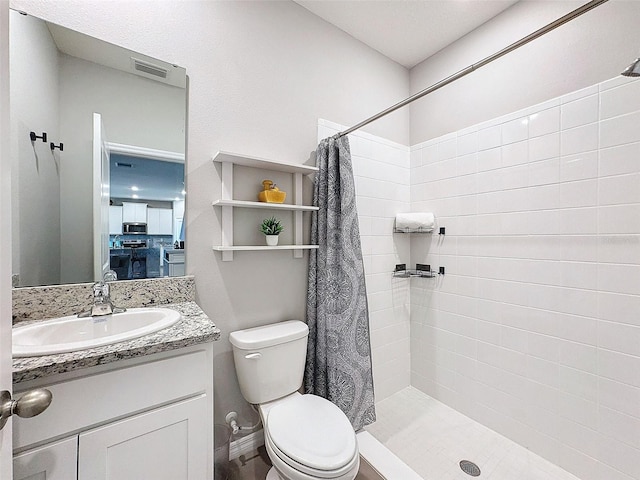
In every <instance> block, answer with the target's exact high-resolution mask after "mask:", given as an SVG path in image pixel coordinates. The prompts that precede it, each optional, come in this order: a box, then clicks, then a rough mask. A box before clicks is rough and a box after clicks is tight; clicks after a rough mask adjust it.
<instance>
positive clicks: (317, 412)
mask: <svg viewBox="0 0 640 480" xmlns="http://www.w3.org/2000/svg"><path fill="white" fill-rule="evenodd" d="M264 413H265V417H266V418H265V420H266V421H265V429H264V432H265V443H266V445H267V448H268V450H272V452H273V453H274V454H275V455H276V456H277V457H278V458H279V459H280V460H281V461H282V462H284V463H285V464H286V465H287V466H288V467H290V468H291V469H293V470H295V471H297V472H300V473H303V474H306V475H309V476H310V477H311V478H335V479H337V478H341V477H343V476H345V475H347V474H349V473H350V472H351V471H352V470H353V469H354V467H355V469H356V472H357V468H358V465H359V463H360V458H359V455H358V447H357V440H356V435H355V432H354V430H353V427H352V426H351V423H350V422H349V420H348V419H347V417H346V415H345V414H344V413H343V412H342V410H340V409H339V408H338V407H337V406H336V405H334V404H333V403H331V402H329V401H328V400H326V399H324V398H321V397H318V396H316V395H299V394H295V395H292V396H291V397H287V398H286V399H285V400H284V401H279V402H277V404H275V405H273V406H271V407H270V408H269V409H268V411H266V412H264ZM345 478H346V477H345ZM351 478H352V477H351Z"/></svg>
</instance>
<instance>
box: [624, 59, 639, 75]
mask: <svg viewBox="0 0 640 480" xmlns="http://www.w3.org/2000/svg"><path fill="white" fill-rule="evenodd" d="M620 75H624V76H625V77H640V58H636V59H635V60H634V61H633V63H632V64H631V65H629V66H628V67H627V68H625V70H624V72H622V73H621V74H620Z"/></svg>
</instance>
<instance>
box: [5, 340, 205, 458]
mask: <svg viewBox="0 0 640 480" xmlns="http://www.w3.org/2000/svg"><path fill="white" fill-rule="evenodd" d="M208 361H209V362H210V361H211V359H210V358H209V357H208V355H207V353H206V351H205V350H198V351H195V352H192V353H188V354H183V355H179V356H175V357H171V358H168V359H163V360H157V361H154V362H149V363H145V364H142V365H135V366H131V367H127V368H122V369H119V370H113V371H109V372H106V373H99V374H95V375H91V376H87V377H82V378H78V379H74V380H69V381H66V382H61V383H57V384H54V385H51V386H47V387H46V388H48V389H49V390H51V393H52V394H53V401H52V402H51V405H50V406H49V408H48V409H47V410H45V411H44V412H43V413H42V414H40V415H38V416H37V417H34V418H31V419H29V420H28V421H16V422H14V423H13V432H14V435H13V447H14V449H19V450H22V449H23V448H24V447H26V446H28V445H32V444H35V443H40V442H43V441H45V440H47V439H53V438H59V437H61V436H63V435H66V434H69V433H71V432H74V433H77V432H79V431H83V430H86V429H88V428H90V427H94V426H98V425H100V424H104V423H106V422H108V421H112V420H113V419H117V418H123V417H126V416H128V415H131V414H134V413H137V412H143V411H146V410H150V409H152V408H155V407H158V406H160V405H164V404H167V403H169V402H174V401H177V400H180V399H183V398H187V397H190V396H194V395H197V394H202V393H206V391H207V387H208V385H210V383H211V381H212V379H209V378H207V375H206V374H204V373H205V372H210V371H211V367H210V366H209V365H207V362H208ZM210 400H211V402H212V403H213V399H210Z"/></svg>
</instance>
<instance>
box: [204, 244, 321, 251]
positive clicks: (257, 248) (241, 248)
mask: <svg viewBox="0 0 640 480" xmlns="http://www.w3.org/2000/svg"><path fill="white" fill-rule="evenodd" d="M316 248H318V245H276V246H275V247H270V246H268V245H234V246H224V245H214V246H213V249H214V250H215V251H216V252H250V251H262V250H314V249H316Z"/></svg>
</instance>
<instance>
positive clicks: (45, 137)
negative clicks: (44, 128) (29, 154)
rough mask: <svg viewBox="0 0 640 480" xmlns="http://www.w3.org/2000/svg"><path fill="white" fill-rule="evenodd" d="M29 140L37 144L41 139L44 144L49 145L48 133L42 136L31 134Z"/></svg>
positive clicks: (43, 133)
mask: <svg viewBox="0 0 640 480" xmlns="http://www.w3.org/2000/svg"><path fill="white" fill-rule="evenodd" d="M29 138H30V139H31V141H32V142H35V141H36V140H37V139H38V138H41V139H42V141H43V142H44V143H47V132H42V135H41V136H38V135H36V132H29Z"/></svg>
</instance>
